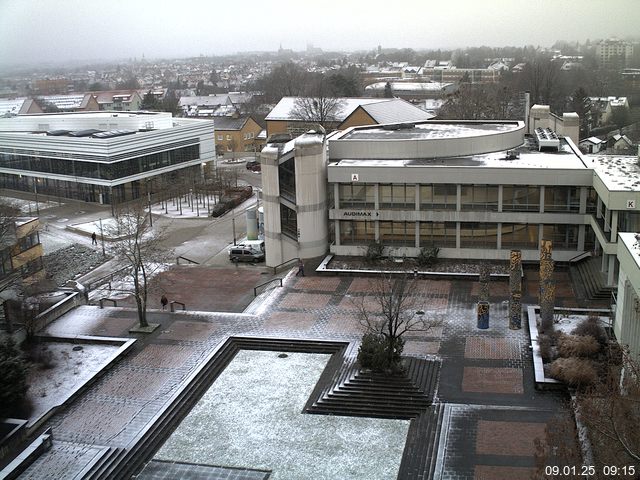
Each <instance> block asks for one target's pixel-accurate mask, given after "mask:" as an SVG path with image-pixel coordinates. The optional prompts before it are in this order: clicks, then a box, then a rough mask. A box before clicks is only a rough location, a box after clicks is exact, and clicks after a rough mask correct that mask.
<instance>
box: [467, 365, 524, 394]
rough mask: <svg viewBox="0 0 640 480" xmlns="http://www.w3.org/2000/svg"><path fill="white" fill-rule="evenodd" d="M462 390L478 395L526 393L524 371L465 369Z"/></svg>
mask: <svg viewBox="0 0 640 480" xmlns="http://www.w3.org/2000/svg"><path fill="white" fill-rule="evenodd" d="M462 390H463V391H465V392H476V393H503V394H510V393H513V394H521V393H524V388H523V386H522V370H519V369H517V368H483V367H464V372H463V374H462Z"/></svg>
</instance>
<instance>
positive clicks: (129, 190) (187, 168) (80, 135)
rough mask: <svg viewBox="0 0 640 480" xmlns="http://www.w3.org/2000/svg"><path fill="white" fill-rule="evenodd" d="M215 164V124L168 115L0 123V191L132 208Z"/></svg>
mask: <svg viewBox="0 0 640 480" xmlns="http://www.w3.org/2000/svg"><path fill="white" fill-rule="evenodd" d="M214 160H215V141H214V129H213V122H211V121H207V120H191V119H182V118H180V119H177V118H172V117H171V114H169V113H155V112H154V113H152V112H127V113H122V112H90V113H88V112H87V113H66V114H41V115H25V116H17V117H11V118H3V119H0V187H2V188H9V189H14V190H25V191H30V192H34V191H35V192H38V193H41V194H48V195H52V196H59V197H64V198H74V199H78V200H85V201H89V202H98V203H111V204H113V203H120V202H125V201H129V200H134V199H136V198H139V197H141V196H143V195H146V194H147V192H150V193H152V192H153V191H154V189H160V188H162V186H163V185H166V184H167V183H169V182H171V181H172V179H175V178H176V176H177V175H184V174H186V173H187V172H189V173H191V174H194V175H197V174H199V172H201V171H202V167H203V165H206V164H208V163H210V162H213V161H214Z"/></svg>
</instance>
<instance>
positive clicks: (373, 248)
mask: <svg viewBox="0 0 640 480" xmlns="http://www.w3.org/2000/svg"><path fill="white" fill-rule="evenodd" d="M364 256H365V258H366V259H367V261H369V262H375V261H377V260H380V259H381V258H382V257H383V256H384V245H383V244H382V243H380V242H373V243H370V244H369V245H368V246H367V251H366V253H365V255H364Z"/></svg>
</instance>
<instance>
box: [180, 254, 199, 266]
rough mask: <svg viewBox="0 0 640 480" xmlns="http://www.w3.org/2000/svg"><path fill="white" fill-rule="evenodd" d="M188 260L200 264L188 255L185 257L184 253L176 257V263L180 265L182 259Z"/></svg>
mask: <svg viewBox="0 0 640 480" xmlns="http://www.w3.org/2000/svg"><path fill="white" fill-rule="evenodd" d="M181 258H182V259H183V260H186V261H187V262H189V263H194V264H196V265H200V262H196V261H195V260H191V259H190V258H187V257H183V256H182V255H180V256H179V257H176V264H177V265H180V259H181Z"/></svg>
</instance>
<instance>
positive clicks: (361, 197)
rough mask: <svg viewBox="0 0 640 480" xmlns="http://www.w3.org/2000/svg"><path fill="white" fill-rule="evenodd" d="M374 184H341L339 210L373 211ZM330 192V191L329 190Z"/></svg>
mask: <svg viewBox="0 0 640 480" xmlns="http://www.w3.org/2000/svg"><path fill="white" fill-rule="evenodd" d="M375 188H376V186H375V185H374V184H367V183H362V184H359V183H348V184H341V185H340V187H339V189H340V192H339V193H340V208H356V209H373V208H375V197H376V194H375ZM329 190H332V189H329Z"/></svg>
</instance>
